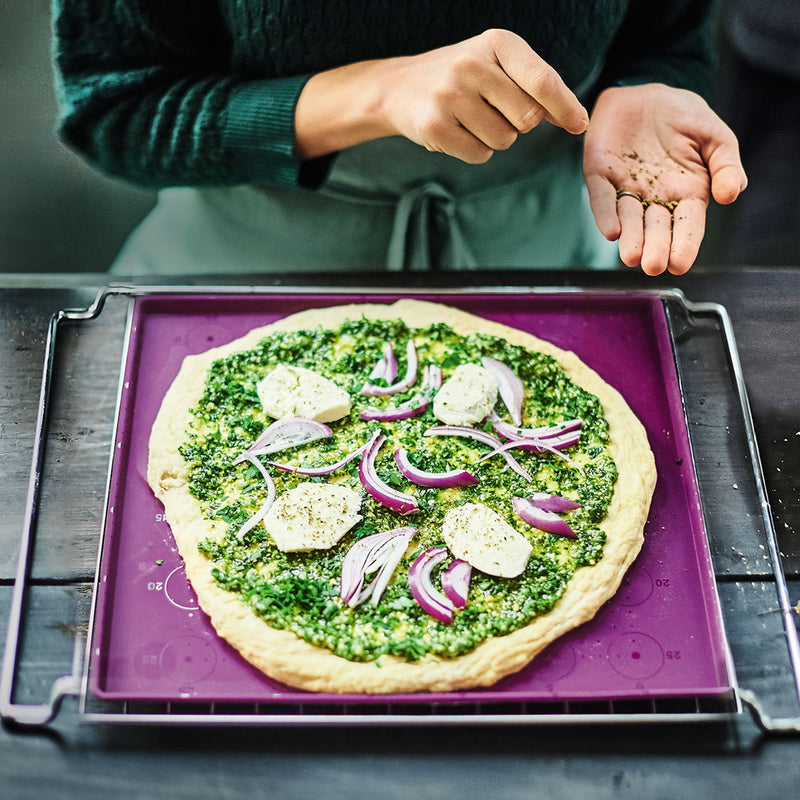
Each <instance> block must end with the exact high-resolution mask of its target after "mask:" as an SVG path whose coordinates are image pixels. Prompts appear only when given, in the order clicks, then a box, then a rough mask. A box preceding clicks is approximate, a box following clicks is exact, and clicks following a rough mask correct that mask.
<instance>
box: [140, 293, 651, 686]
mask: <svg viewBox="0 0 800 800" xmlns="http://www.w3.org/2000/svg"><path fill="white" fill-rule="evenodd" d="M362 315H364V316H366V317H368V318H374V319H397V318H399V319H402V320H403V321H404V322H405V323H406V324H407V325H409V327H412V328H416V327H425V326H427V325H429V324H430V322H431V321H432V320H436V321H438V322H443V323H446V324H447V325H449V326H451V327H452V328H453V329H454V330H455V331H456V332H457V333H459V334H462V335H466V334H469V333H478V332H480V333H486V334H490V335H494V336H500V337H502V338H504V339H506V340H507V341H509V342H511V343H514V344H518V345H522V346H523V347H526V348H528V349H529V350H533V351H539V352H543V353H546V354H549V355H551V356H553V357H554V358H555V359H556V360H557V361H558V363H559V364H560V366H561V367H562V369H563V370H564V372H565V373H566V374H567V376H568V377H569V378H571V379H572V380H573V381H574V382H575V383H577V384H578V385H580V386H581V387H583V388H584V389H586V390H587V391H589V392H591V393H593V394H594V395H596V396H597V397H598V398H599V400H600V402H601V403H602V405H603V409H604V412H605V417H606V419H607V420H608V423H609V426H610V451H611V455H612V457H613V458H614V461H615V462H616V465H617V469H618V472H619V477H618V480H617V482H616V484H615V491H614V496H613V499H612V501H611V504H610V506H609V509H608V514H607V516H606V519H605V521H604V530H605V531H606V534H607V540H606V543H605V546H604V551H603V558H602V559H601V560H600V561H599V562H598V563H597V564H596V565H594V566H592V567H582V568H580V569H578V570H577V571H576V572H575V574H574V576H573V577H572V579H571V580H570V581H569V583H568V585H567V588H566V590H565V592H564V594H563V595H562V597H561V599H560V600H559V601H558V602H557V603H556V605H555V607H554V608H553V610H552V611H550V612H549V613H548V614H546V615H544V616H541V617H537V618H536V619H535V620H533V621H532V622H531V623H530V624H529V625H527V626H526V627H524V628H521V629H519V630H517V631H514V632H513V633H510V634H508V635H506V636H502V637H496V638H493V639H490V640H488V641H486V642H484V643H483V644H481V645H479V646H478V647H476V648H475V650H473V651H472V652H470V653H467V654H465V655H462V656H458V657H455V658H451V659H438V658H433V657H428V658H424V659H422V660H420V661H417V662H406V661H403V660H401V659H398V658H396V657H392V656H383V657H381V658H380V659H379V660H378V661H377V662H352V661H348V660H346V659H344V658H341V657H339V656H336V655H334V654H333V653H332V652H330V651H328V650H325V649H323V648H320V647H316V646H314V645H311V644H308V643H307V642H305V641H303V640H302V639H300V638H299V637H297V636H295V635H294V634H293V633H290V632H288V631H281V630H277V629H274V628H271V627H270V626H268V625H267V624H266V623H265V622H263V621H262V620H261V619H260V618H259V617H257V616H256V615H255V614H254V613H253V612H252V611H250V610H249V609H248V608H247V607H246V606H245V604H244V603H242V602H241V601H240V600H239V599H238V597H237V596H236V595H234V594H233V593H231V592H228V591H226V590H224V589H221V588H220V587H219V586H217V585H216V583H215V582H214V579H213V578H212V576H211V570H210V569H209V562H208V560H207V559H206V558H205V556H203V555H202V554H201V553H200V552H199V551H198V549H197V545H198V543H199V542H200V541H201V540H203V539H205V538H207V537H208V536H209V535H213V534H214V533H218V534H221V533H223V532H224V526H223V525H222V524H221V523H214V522H213V521H209V520H207V519H206V518H205V517H203V515H202V513H201V511H200V507H199V504H198V503H197V501H196V500H195V499H194V498H193V497H192V495H191V494H190V492H189V488H188V474H187V470H186V466H185V464H184V462H183V458H182V457H181V456H180V454H179V453H178V448H179V446H180V444H181V443H182V442H183V439H184V436H185V431H186V428H187V424H188V422H189V420H190V413H189V409H190V408H192V407H193V406H194V405H195V404H196V403H197V401H199V399H200V397H201V396H202V393H203V390H204V384H205V375H206V372H207V370H208V368H209V367H210V365H211V364H212V363H213V362H214V361H215V360H216V359H218V358H221V357H224V356H226V355H229V354H231V353H233V352H236V351H240V350H247V349H250V348H252V347H254V346H255V345H256V344H257V343H258V342H259V341H260V340H261V339H262V338H263V337H264V336H266V335H267V334H270V333H274V332H276V331H290V330H292V331H294V330H303V329H306V328H316V327H319V326H321V327H323V328H329V329H336V328H338V327H339V326H340V325H341V324H342V323H343V322H344V321H345V320H346V319H348V318H353V317H354V316H355V317H361V316H362ZM148 482H149V483H150V486H151V488H152V489H153V491H154V493H155V494H156V496H157V497H158V498H159V499H160V500H161V502H162V503H163V504H164V509H165V512H166V517H167V520H168V521H169V524H170V527H171V528H172V532H173V535H174V537H175V541H176V543H177V545H178V550H179V552H180V554H181V556H182V558H183V560H184V564H185V568H186V575H187V577H188V579H189V581H190V582H191V584H192V586H193V588H194V590H195V592H196V594H197V598H198V602H199V604H200V606H201V608H202V609H203V611H204V612H205V613H206V614H207V615H208V616H209V618H210V620H211V622H212V624H213V626H214V628H215V630H216V631H217V633H218V634H219V635H220V636H221V637H222V638H223V639H225V640H226V641H228V642H229V643H230V644H231V645H233V647H235V648H236V649H237V650H238V651H239V652H240V653H241V654H242V656H243V657H244V658H245V659H247V660H248V661H249V662H250V663H252V664H253V665H255V666H256V667H258V668H259V669H260V670H262V671H263V672H264V673H265V674H267V675H268V676H270V677H271V678H273V679H275V680H278V681H281V682H282V683H285V684H288V685H290V686H294V687H298V688H302V689H306V690H309V691H314V692H335V693H342V692H347V693H350V692H356V693H362V692H363V693H402V692H423V691H431V692H433V691H436V692H444V691H451V690H456V689H467V688H476V687H482V686H490V685H492V684H494V683H496V682H497V681H498V680H500V678H503V677H505V676H507V675H510V674H512V673H514V672H516V671H518V670H519V669H521V668H522V667H524V666H525V665H526V664H528V663H529V662H530V661H531V660H532V659H533V658H534V656H535V655H536V654H537V653H539V652H540V651H541V650H543V649H544V648H545V647H546V646H547V645H548V644H549V643H551V642H552V641H554V640H555V639H557V638H559V637H560V636H561V635H563V634H564V633H566V632H567V631H569V630H571V629H572V628H575V627H577V626H578V625H581V624H582V623H584V622H587V621H588V620H590V619H591V618H592V617H594V615H595V614H596V612H597V611H598V609H599V608H600V607H601V606H602V605H603V604H604V603H605V602H606V601H607V600H608V599H609V598H611V597H612V596H613V595H614V594H615V592H616V591H617V589H618V587H619V585H620V583H621V581H622V578H623V576H624V575H625V572H626V571H627V569H628V568H629V567H630V565H631V564H632V563H633V561H634V559H635V558H636V556H637V555H638V553H639V551H640V549H641V546H642V542H643V540H644V534H643V529H644V526H645V523H646V521H647V515H648V513H649V508H650V501H651V497H652V494H653V490H654V487H655V482H656V469H655V460H654V458H653V454H652V452H651V450H650V447H649V445H648V441H647V435H646V432H645V430H644V427H643V426H642V424H641V423H640V422H639V420H638V419H637V418H636V416H635V415H634V413H633V412H632V411H631V409H630V408H629V406H628V404H627V403H626V402H625V400H624V398H623V397H622V396H621V395H620V393H619V392H618V391H617V390H616V389H614V388H613V387H612V386H610V385H609V384H607V383H606V382H605V381H604V380H603V379H602V378H601V377H600V376H599V375H598V374H597V373H596V372H595V371H594V370H592V369H590V368H589V367H588V366H587V365H586V364H584V363H583V362H582V361H581V360H580V359H579V358H578V357H577V356H576V355H575V354H574V353H572V352H569V351H565V350H562V349H560V348H558V347H556V346H555V345H553V344H551V343H549V342H547V341H544V340H541V339H539V338H537V337H535V336H532V335H531V334H528V333H525V332H524V331H520V330H517V329H514V328H510V327H507V326H505V325H502V324H500V323H496V322H492V321H490V320H486V319H483V318H481V317H477V316H475V315H473V314H470V313H468V312H464V311H461V310H459V309H455V308H452V307H450V306H445V305H441V304H436V303H430V302H426V301H420V300H411V299H404V300H399V301H397V302H396V303H393V304H391V305H388V304H387V305H381V304H358V305H342V306H334V307H331V308H325V309H310V310H307V311H302V312H299V313H296V314H293V315H291V316H288V317H285V318H283V319H281V320H279V321H277V322H275V323H273V324H271V325H268V326H265V327H262V328H257V329H255V330H253V331H251V332H250V333H248V334H247V335H246V336H244V337H242V338H240V339H238V340H236V341H234V342H231V343H229V344H227V345H224V346H222V347H218V348H214V349H212V350H209V351H207V352H205V353H201V354H198V355H193V356H188V357H187V358H186V359H185V360H184V363H183V365H182V367H181V369H180V371H179V373H178V375H177V377H176V378H175V381H174V382H173V384H172V385H171V387H170V388H169V390H168V391H167V393H166V395H165V397H164V400H163V402H162V405H161V408H160V410H159V413H158V415H157V418H156V421H155V424H154V426H153V430H152V434H151V438H150V456H149V463H148Z"/></svg>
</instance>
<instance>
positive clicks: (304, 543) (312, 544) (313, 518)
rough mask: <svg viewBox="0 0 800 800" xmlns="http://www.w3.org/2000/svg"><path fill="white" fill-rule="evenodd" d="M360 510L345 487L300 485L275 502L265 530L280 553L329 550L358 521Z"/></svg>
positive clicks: (357, 499) (356, 497)
mask: <svg viewBox="0 0 800 800" xmlns="http://www.w3.org/2000/svg"><path fill="white" fill-rule="evenodd" d="M360 509H361V496H360V495H359V494H358V492H355V491H353V490H352V489H350V488H348V487H347V486H337V485H336V484H327V483H301V484H299V485H298V486H296V487H295V488H294V489H290V490H289V491H288V492H285V493H284V494H282V495H281V496H280V497H278V498H277V499H276V500H275V502H274V503H273V504H272V506H271V507H270V509H269V511H268V512H267V515H266V516H265V517H264V527H265V528H266V530H267V533H268V534H269V535H270V536H271V537H272V539H273V541H274V542H275V544H276V545H277V547H278V549H279V550H280V551H281V552H284V553H288V552H297V551H307V550H328V549H329V548H331V547H333V546H334V545H335V544H336V543H337V542H338V541H339V540H340V539H341V538H342V536H344V535H345V534H346V533H347V531H349V530H350V529H351V528H352V527H353V526H354V525H355V524H356V523H357V522H359V521H360V520H361V514H360V513H359V511H360Z"/></svg>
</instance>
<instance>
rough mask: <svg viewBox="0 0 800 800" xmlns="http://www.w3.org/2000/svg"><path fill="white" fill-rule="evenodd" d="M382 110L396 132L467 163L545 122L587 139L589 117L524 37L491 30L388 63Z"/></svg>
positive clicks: (485, 157)
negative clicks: (456, 42)
mask: <svg viewBox="0 0 800 800" xmlns="http://www.w3.org/2000/svg"><path fill="white" fill-rule="evenodd" d="M385 66H387V67H389V68H390V70H389V71H388V73H387V81H386V85H385V94H384V99H383V104H382V111H383V114H384V115H385V118H386V121H387V123H388V125H389V126H390V127H391V128H392V129H393V130H394V131H395V132H396V133H398V134H401V135H403V136H405V137H406V138H408V139H411V141H413V142H416V143H417V144H420V145H422V146H423V147H425V148H426V149H428V150H430V151H433V152H441V153H446V154H447V155H450V156H454V157H455V158H459V159H461V160H462V161H466V162H468V163H470V164H480V163H483V162H485V161H487V160H488V159H489V157H490V156H491V155H492V153H493V152H494V151H495V150H505V149H507V148H508V147H510V146H511V145H512V144H513V143H514V142H515V141H516V139H517V136H518V135H519V134H521V133H528V132H529V131H531V130H533V128H535V127H536V126H537V125H538V124H539V123H540V122H541V121H542V120H543V119H544V120H547V121H548V122H551V123H553V124H554V125H558V126H559V127H561V128H564V129H565V130H567V131H569V132H570V133H576V134H577V133H583V132H584V131H585V130H586V128H587V126H588V124H589V115H588V113H587V111H586V109H585V108H584V107H583V106H582V105H581V103H580V102H579V101H578V98H577V97H576V96H575V95H574V93H573V92H572V91H571V90H570V89H569V88H568V87H567V85H566V84H565V83H564V81H563V80H562V79H561V76H560V75H559V74H558V73H557V72H556V71H555V70H554V69H553V67H551V66H550V65H549V64H548V63H547V62H545V61H544V60H543V59H542V58H541V57H540V56H538V55H537V54H536V53H535V52H534V51H533V50H532V49H531V48H530V46H529V45H528V44H527V42H525V40H524V39H522V38H521V37H519V36H517V35H516V34H514V33H511V32H510V31H504V30H489V31H486V32H484V33H482V34H480V35H479V36H475V37H473V38H472V39H467V40H466V41H463V42H459V43H458V44H454V45H450V46H448V47H442V48H439V49H437V50H431V51H429V52H426V53H422V54H421V55H416V56H410V57H407V58H396V59H391V60H390V62H387V63H386V64H385Z"/></svg>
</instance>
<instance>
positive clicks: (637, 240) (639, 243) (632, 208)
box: [617, 196, 644, 267]
mask: <svg viewBox="0 0 800 800" xmlns="http://www.w3.org/2000/svg"><path fill="white" fill-rule="evenodd" d="M643 212H644V209H643V208H642V204H641V203H640V202H639V201H638V200H637V199H636V198H635V197H627V196H626V197H620V198H619V200H617V214H618V215H619V225H620V234H619V257H620V258H621V259H622V263H623V264H625V265H626V266H628V267H638V266H639V265H640V264H641V263H642V248H643V247H644V213H643Z"/></svg>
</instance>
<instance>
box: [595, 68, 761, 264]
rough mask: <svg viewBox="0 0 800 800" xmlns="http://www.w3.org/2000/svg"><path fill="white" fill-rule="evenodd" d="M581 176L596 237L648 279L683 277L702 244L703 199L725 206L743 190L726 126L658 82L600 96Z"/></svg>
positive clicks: (692, 97) (689, 95) (698, 101)
mask: <svg viewBox="0 0 800 800" xmlns="http://www.w3.org/2000/svg"><path fill="white" fill-rule="evenodd" d="M583 172H584V176H585V178H586V184H587V186H588V188H589V199H590V202H591V206H592V212H593V213H594V218H595V221H596V222H597V226H598V228H599V229H600V232H601V233H602V234H603V235H604V236H605V237H606V238H607V239H609V240H610V241H615V240H617V239H619V253H620V258H621V259H622V261H623V263H625V264H627V265H628V266H629V267H637V266H640V265H641V268H642V270H643V271H644V272H645V273H647V274H648V275H659V274H661V273H662V272H664V270H668V271H669V272H671V273H672V274H673V275H682V274H683V273H684V272H686V271H687V270H688V269H689V268H690V267H691V266H692V264H693V263H694V261H695V259H696V258H697V253H698V251H699V249H700V243H701V242H702V240H703V234H704V232H705V219H706V208H707V206H708V202H709V197H710V196H713V198H714V200H716V201H717V202H718V203H721V204H728V203H732V202H733V201H734V200H735V199H736V198H737V197H738V196H739V193H740V192H742V191H743V190H744V188H745V187H746V186H747V176H746V175H745V172H744V168H743V167H742V163H741V159H740V157H739V145H738V143H737V141H736V137H735V136H734V134H733V132H732V131H731V130H730V128H728V126H727V125H725V123H724V122H723V121H722V120H721V119H720V118H719V117H718V116H717V115H716V114H715V113H714V112H713V111H712V110H711V108H709V106H708V105H707V103H706V102H705V101H704V100H703V99H702V98H701V97H700V96H699V95H696V94H694V93H693V92H689V91H686V90H684V89H675V88H672V87H670V86H664V85H663V84H645V85H643V86H622V87H614V88H610V89H606V90H605V91H604V92H602V94H601V95H600V97H599V98H598V100H597V103H596V104H595V108H594V111H593V112H592V116H591V120H590V123H589V130H588V132H587V134H586V141H585V144H584V157H583ZM619 192H632V193H634V194H635V195H638V196H639V197H641V198H642V201H643V202H640V201H639V200H638V199H637V198H636V197H630V196H628V195H623V196H621V197H618V193H619Z"/></svg>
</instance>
